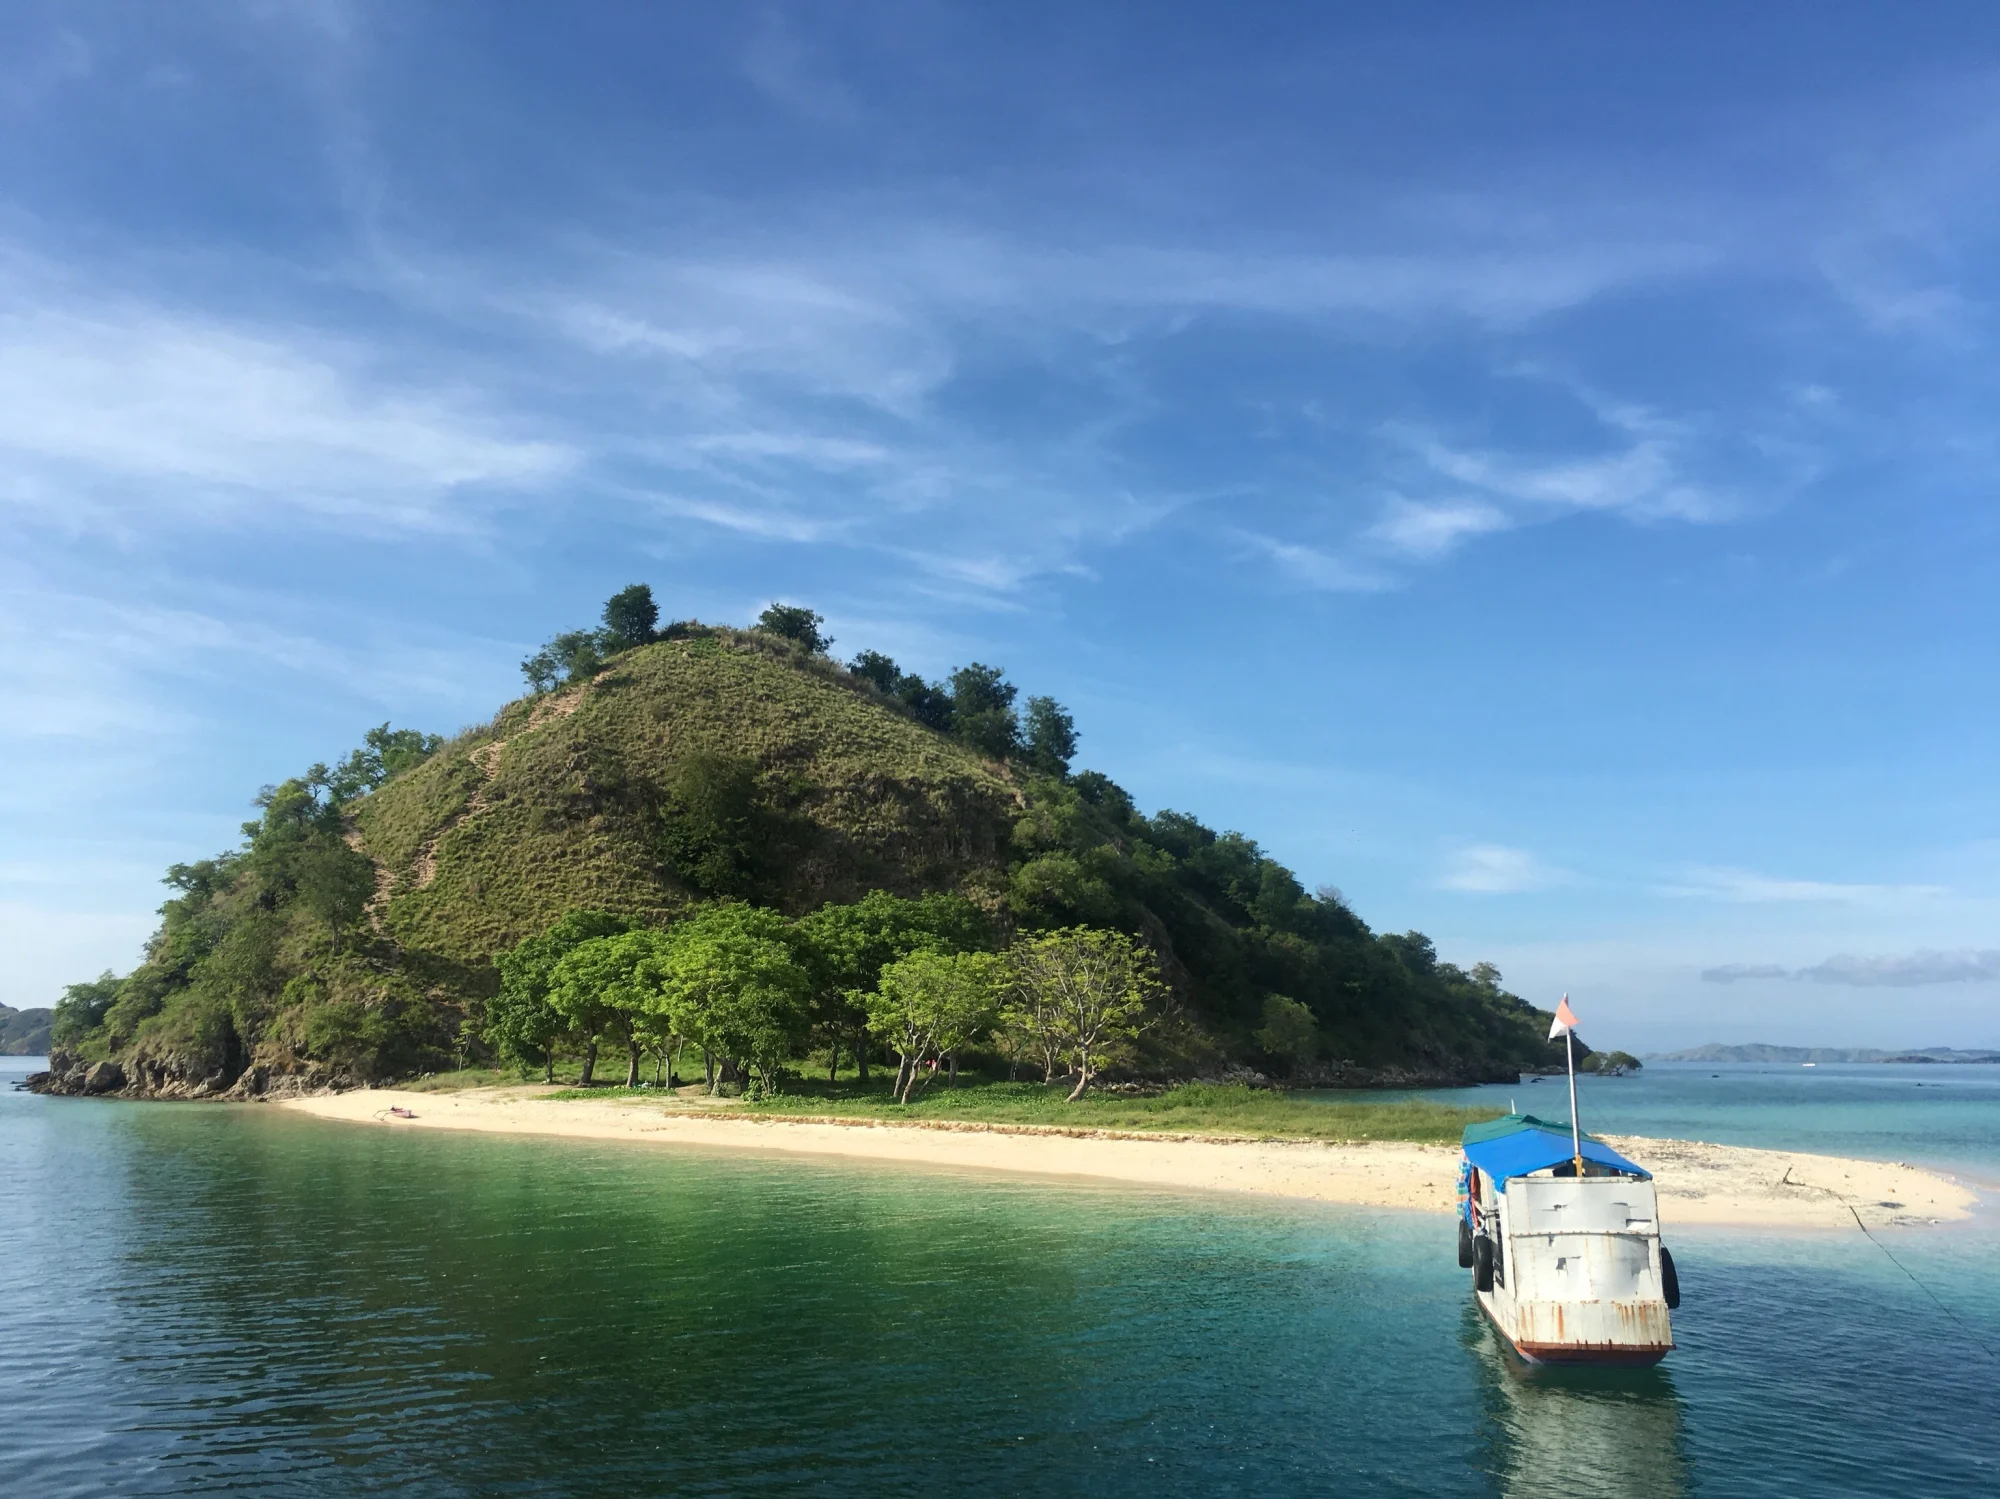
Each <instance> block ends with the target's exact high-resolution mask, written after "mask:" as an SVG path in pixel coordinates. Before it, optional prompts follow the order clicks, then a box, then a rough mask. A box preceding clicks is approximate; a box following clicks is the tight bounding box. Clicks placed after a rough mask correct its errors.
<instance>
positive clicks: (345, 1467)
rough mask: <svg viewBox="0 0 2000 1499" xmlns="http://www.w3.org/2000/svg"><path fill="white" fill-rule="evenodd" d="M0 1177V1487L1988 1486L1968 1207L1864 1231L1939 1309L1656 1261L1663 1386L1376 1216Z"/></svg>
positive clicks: (294, 1175)
mask: <svg viewBox="0 0 2000 1499" xmlns="http://www.w3.org/2000/svg"><path fill="white" fill-rule="evenodd" d="M11 1060H12V1059H10V1061H11ZM0 1169H4V1170H5V1172H6V1180H7V1182H8V1184H9V1190H8V1192H7V1194H6V1196H5V1198H4V1204H5V1205H4V1209H0V1267H4V1272H5V1285H4V1296H0V1349H4V1350H5V1358H4V1361H0V1410H4V1412H5V1413H6V1419H5V1420H4V1422H0V1492H6V1493H13V1492H21V1493H33V1494H37V1495H67V1494H76V1495H83V1494H100V1493H131V1494H193V1493H203V1494H206V1493H214V1492H227V1491H231V1490H236V1491H243V1492H253V1493H258V1494H277V1495H290V1494H314V1495H325V1494H343V1495H344V1494H374V1493H394V1494H398V1495H419V1496H427V1495H453V1496H456V1495H489V1494H492V1495H512V1494H523V1495H525V1494H537V1495H544V1494H546V1495H572V1494H574V1495H597V1494H604V1495H612V1494H617V1495H632V1494H759V1493H766V1492H775V1491H779V1490H783V1491H787V1492H792V1491H798V1492H808V1493H825V1494H855V1495H863V1494H865V1495H884V1494H912V1493H917V1492H919V1491H922V1492H927V1493H933V1494H935V1493H959V1492H966V1491H974V1490H977V1491H984V1492H990V1493H1004V1494H1098V1495H1114V1496H1115V1495H1127V1494H1132V1495H1145V1496H1148V1499H1157V1496H1159V1495H1162V1494H1180V1493H1187V1494H1203V1495H1206V1494H1241V1495H1251V1494H1256V1495H1268V1494H1329V1495H1374V1494H1385V1495H1386V1494H1440V1495H1463V1494H1472V1495H1481V1494H1506V1495H1524V1496H1526V1495H1544V1494H1547V1495H1554V1494H1559V1493H1560V1494H1565V1495H1592V1494H1601V1495H1617V1496H1628V1495H1665V1496H1679V1495H1715V1496H1725V1495H1726V1496H1737V1495H1749V1496H1763V1495H1773V1496H1775V1495H1786V1496H1792V1495H1800V1494H1856V1495H1874V1494H1883V1495H1886V1494H1896V1495H1899V1496H1907V1495H1911V1494H1925V1495H1958V1494H1966V1495H1971V1494H1979V1495H1987V1494H1991V1493H1993V1492H1995V1491H1996V1490H2000V1458H1997V1457H1996V1455H1995V1454H1994V1453H1993V1451H1992V1450H1991V1449H1992V1446H1993V1444H1992V1433H1993V1432H1994V1431H1996V1430H2000V1394H1996V1389H2000V1366H1996V1365H1995V1364H1994V1363H1993V1362H1992V1361H1991V1359H1990V1356H1989V1355H1988V1354H1986V1353H1985V1352H1983V1351H1982V1349H1981V1346H1980V1343H1981V1340H1984V1341H1985V1342H1988V1343H2000V1291H1996V1279H2000V1277H1996V1269H2000V1255H1996V1245H1995V1241H1994V1239H1993V1238H1992V1237H1991V1236H1990V1235H1989V1234H1988V1233H1987V1232H1986V1231H1985V1230H1984V1229H1980V1230H1977V1231H1956V1232H1936V1233H1926V1234H1918V1235H1909V1234H1904V1235H1900V1236H1898V1237H1896V1239H1895V1240H1894V1243H1895V1247H1896V1251H1897V1253H1898V1255H1899V1256H1901V1257H1902V1258H1903V1259H1904V1260H1905V1262H1906V1263H1907V1264H1909V1265H1910V1266H1911V1267H1912V1268H1913V1269H1915V1270H1916V1271H1917V1272H1918V1274H1919V1275H1921V1276H1922V1277H1923V1279H1924V1281H1925V1283H1926V1284H1928V1285H1930V1286H1931V1287H1932V1289H1933V1290H1934V1291H1936V1292H1937V1293H1938V1294H1939V1295H1940V1296H1941V1297H1942V1298H1943V1299H1944V1301H1945V1304H1946V1307H1947V1308H1948V1311H1941V1310H1940V1309H1939V1307H1938V1306H1937V1305H1935V1304H1934V1303H1933V1302H1932V1301H1931V1300H1930V1299H1929V1297H1928V1296H1927V1295H1926V1294H1925V1293H1924V1291H1922V1290H1921V1289H1919V1288H1918V1287H1917V1286H1916V1285H1915V1284H1913V1283H1912V1282H1911V1281H1910V1280H1909V1279H1907V1278H1906V1277H1905V1276H1904V1275H1903V1274H1902V1272H1900V1271H1898V1270H1897V1269H1896V1268H1895V1267H1894V1266H1893V1265H1891V1264H1889V1263H1888V1262H1887V1261H1886V1260H1885V1259H1884V1258H1883V1256H1882V1255H1881V1253H1880V1252H1879V1251H1878V1250H1876V1249H1874V1248H1873V1247H1872V1246H1870V1245H1869V1244H1868V1243H1867V1241H1865V1240H1863V1239H1861V1238H1859V1236H1842V1237H1818V1238H1812V1239H1799V1240H1782V1239H1754V1238H1744V1237H1731V1236H1725V1235H1713V1236H1709V1237H1705V1238H1688V1239H1685V1240H1684V1241H1682V1242H1680V1243H1679V1244H1677V1248H1678V1250H1679V1256H1678V1257H1679V1259H1680V1263H1681V1267H1682V1280H1683V1284H1684V1286H1685V1289H1686V1294H1687V1300H1686V1302H1685V1304H1684V1306H1683V1308H1682V1311H1681V1312H1680V1314H1679V1315H1678V1316H1677V1317H1676V1330H1677V1332H1678V1334H1679V1337H1680V1342H1681V1347H1680V1350H1679V1351H1678V1352H1676V1353H1675V1354H1674V1355H1673V1357H1672V1358H1671V1359H1670V1360H1669V1361H1668V1363H1667V1364H1666V1365H1665V1366H1663V1368H1662V1369H1661V1370H1659V1371H1655V1372H1653V1373H1651V1374H1649V1375H1645V1376H1637V1377H1635V1376H1631V1375H1623V1376H1617V1375H1596V1376H1575V1375H1571V1376H1566V1377H1549V1376H1547V1375H1542V1376H1539V1377H1538V1376H1533V1375H1528V1374H1524V1373H1523V1372H1522V1371H1521V1370H1520V1369H1519V1368H1518V1366H1516V1365H1514V1364H1513V1363H1512V1362H1511V1361H1509V1360H1508V1359H1506V1358H1505V1357H1504V1356H1503V1355H1502V1354H1501V1352H1500V1351H1499V1350H1498V1349H1497V1348H1496V1347H1495V1346H1494V1344H1493V1341H1492V1339H1491V1336H1490V1334H1489V1333H1488V1332H1487V1331H1486V1329H1485V1328H1484V1326H1483V1324H1482V1322H1481V1321H1480V1319H1479V1318H1478V1317H1477V1315H1476V1314H1474V1313H1473V1312H1472V1311H1471V1309H1470V1304H1469V1297H1468V1295H1467V1287H1466V1284H1465V1277H1464V1274H1463V1272H1461V1271H1459V1270H1458V1269H1457V1268H1456V1265H1455V1262H1454V1258H1453V1245H1452V1239H1451V1234H1450V1233H1449V1232H1448V1227H1449V1225H1448V1223H1446V1222H1444V1221H1442V1220H1439V1219H1435V1218H1428V1217H1422V1216H1417V1215H1398V1214H1387V1213H1368V1212H1360V1211H1342V1210H1332V1209H1326V1208H1320V1207H1298V1206H1288V1205H1282V1204H1280V1205H1272V1204H1262V1203H1257V1202H1254V1201H1251V1200H1247V1199H1233V1198H1228V1197H1201V1196H1174V1195H1165V1194H1159V1193H1154V1192H1149V1191H1139V1190H1117V1189H1112V1188H1102V1187H1089V1186H1078V1185H1074V1184H1065V1183H1058V1182H1037V1181H1032V1180H1025V1179H1019V1178H1004V1177H987V1176H977V1175H971V1174H965V1175H954V1174H943V1173H920V1172H915V1171H904V1170H893V1169H881V1168H876V1167H871V1166H864V1165H860V1164H849V1163H840V1162H800V1161H797V1160H776V1159H765V1158H761V1157H754V1156H746V1155H741V1154H735V1153H731V1154H719V1153H718V1154H703V1153H698V1152H693V1151H666V1150H660V1151H653V1150H648V1149H644V1148H635V1147H630V1146H624V1147H619V1146H601V1145H592V1144H585V1143H577V1142H558V1141H545V1140H524V1139H501V1138H479V1137H471V1136H451V1135H444V1134H428V1133H417V1132H391V1131H387V1130H371V1129H365V1128H358V1127H352V1126H342V1125H334V1124H325V1123H320V1122H318V1121H313V1120H307V1119H301V1118H298V1117H296V1116H292V1115H288V1114H284V1113H281V1112H279V1111H277V1110H273V1109H267V1108H258V1107H254V1106H242V1107H224V1106H216V1105H145V1104H120V1103H105V1102H101V1101H83V1100H60V1099H58V1100H46V1099H38V1098H33V1097H30V1096H28V1095H24V1094H15V1093H11V1092H0ZM1954 1317H1955V1318H1957V1319H1959V1320H1957V1321H1954V1320H1953V1319H1954ZM1961 1324H1962V1325H1961Z"/></svg>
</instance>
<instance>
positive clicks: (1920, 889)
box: [1658, 868, 1949, 905]
mask: <svg viewBox="0 0 2000 1499" xmlns="http://www.w3.org/2000/svg"><path fill="white" fill-rule="evenodd" d="M1658 891H1659V893H1660V894H1662V895H1668V896H1677V897H1686V898H1697V899H1705V900H1718V901H1726V902H1728V903H1730V904H1733V905H1767V904H1771V903H1774V902H1794V901H1806V902H1826V903H1833V904H1846V905H1874V904H1880V903H1883V902H1898V901H1909V900H1925V899H1929V898H1931V897H1934V896H1941V895H1946V894H1949V891H1948V890H1947V889H1946V887H1944V886H1942V885H1866V884H1840V883H1836V882H1833V881H1829V880H1796V879H1779V878H1773V877H1772V876H1769V875H1762V874H1756V873H1753V872H1752V871H1750V870H1747V869H1712V868H1701V869H1693V870H1690V871H1688V873H1687V874H1686V875H1685V876H1683V877H1681V878H1680V879H1677V880H1675V881H1673V882H1671V883H1668V884H1664V885H1661V886H1659V887H1658Z"/></svg>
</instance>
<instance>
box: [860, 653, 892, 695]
mask: <svg viewBox="0 0 2000 1499" xmlns="http://www.w3.org/2000/svg"><path fill="white" fill-rule="evenodd" d="M847 669H848V670H849V671H850V672H852V673H853V674H854V675H855V676H857V677H859V678H861V680H862V681H864V682H872V683H874V684H875V686H876V688H877V689H878V690H879V691H882V692H886V693H894V692H895V690H896V683H897V682H899V681H901V680H902V676H903V673H902V669H901V668H900V667H898V666H897V665H896V663H895V662H894V661H892V660H890V659H889V657H887V656H885V655H883V654H882V653H881V652H880V651H863V652H862V653H861V654H860V655H858V656H856V657H855V658H854V659H853V660H852V661H850V662H848V663H847Z"/></svg>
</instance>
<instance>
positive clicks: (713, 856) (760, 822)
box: [660, 750, 769, 896]
mask: <svg viewBox="0 0 2000 1499" xmlns="http://www.w3.org/2000/svg"><path fill="white" fill-rule="evenodd" d="M768 822H769V818H768V816H767V814H766V811H765V807H764V804H763V795H762V790H761V787H760V786H759V782H758V775H757V766H756V763H755V762H754V761H751V760H747V759H744V758H743V757H741V756H739V755H720V754H714V753H712V752H710V751H706V750H702V751H697V752H696V753H695V754H692V755H689V756H688V757H687V758H686V759H684V760H682V761H681V762H680V763H679V764H678V765H676V766H675V767H674V769H673V773H672V775H671V776H670V777H669V779H668V783H667V804H666V806H665V807H664V808H662V820H661V831H660V842H661V846H662V848H663V850H664V852H665V853H666V856H667V861H668V862H669V863H670V864H672V865H673V867H674V872H675V873H676V874H678V875H679V876H680V877H681V878H682V879H683V880H685V881H686V882H687V883H688V884H690V885H692V886H693V887H694V888H695V889H696V890H699V891H700V892H702V893H703V894H704V895H720V896H746V895H750V894H753V893H754V892H755V890H756V888H757V885H758V883H759V879H760V876H761V874H762V866H763V862H764V857H763V856H764V847H765V844H766V843H767V842H768V833H769V829H768V826H767V824H768Z"/></svg>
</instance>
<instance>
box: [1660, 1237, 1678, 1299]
mask: <svg viewBox="0 0 2000 1499" xmlns="http://www.w3.org/2000/svg"><path fill="white" fill-rule="evenodd" d="M1660 1299H1661V1300H1663V1301H1665V1302H1666V1304H1667V1310H1668V1311H1670V1312H1674V1311H1679V1310H1680V1305H1681V1276H1680V1272H1679V1271H1678V1270H1676V1269H1674V1257H1673V1255H1671V1254H1669V1253H1668V1252H1667V1246H1666V1245H1664V1244H1662V1245H1661V1246H1660Z"/></svg>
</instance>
